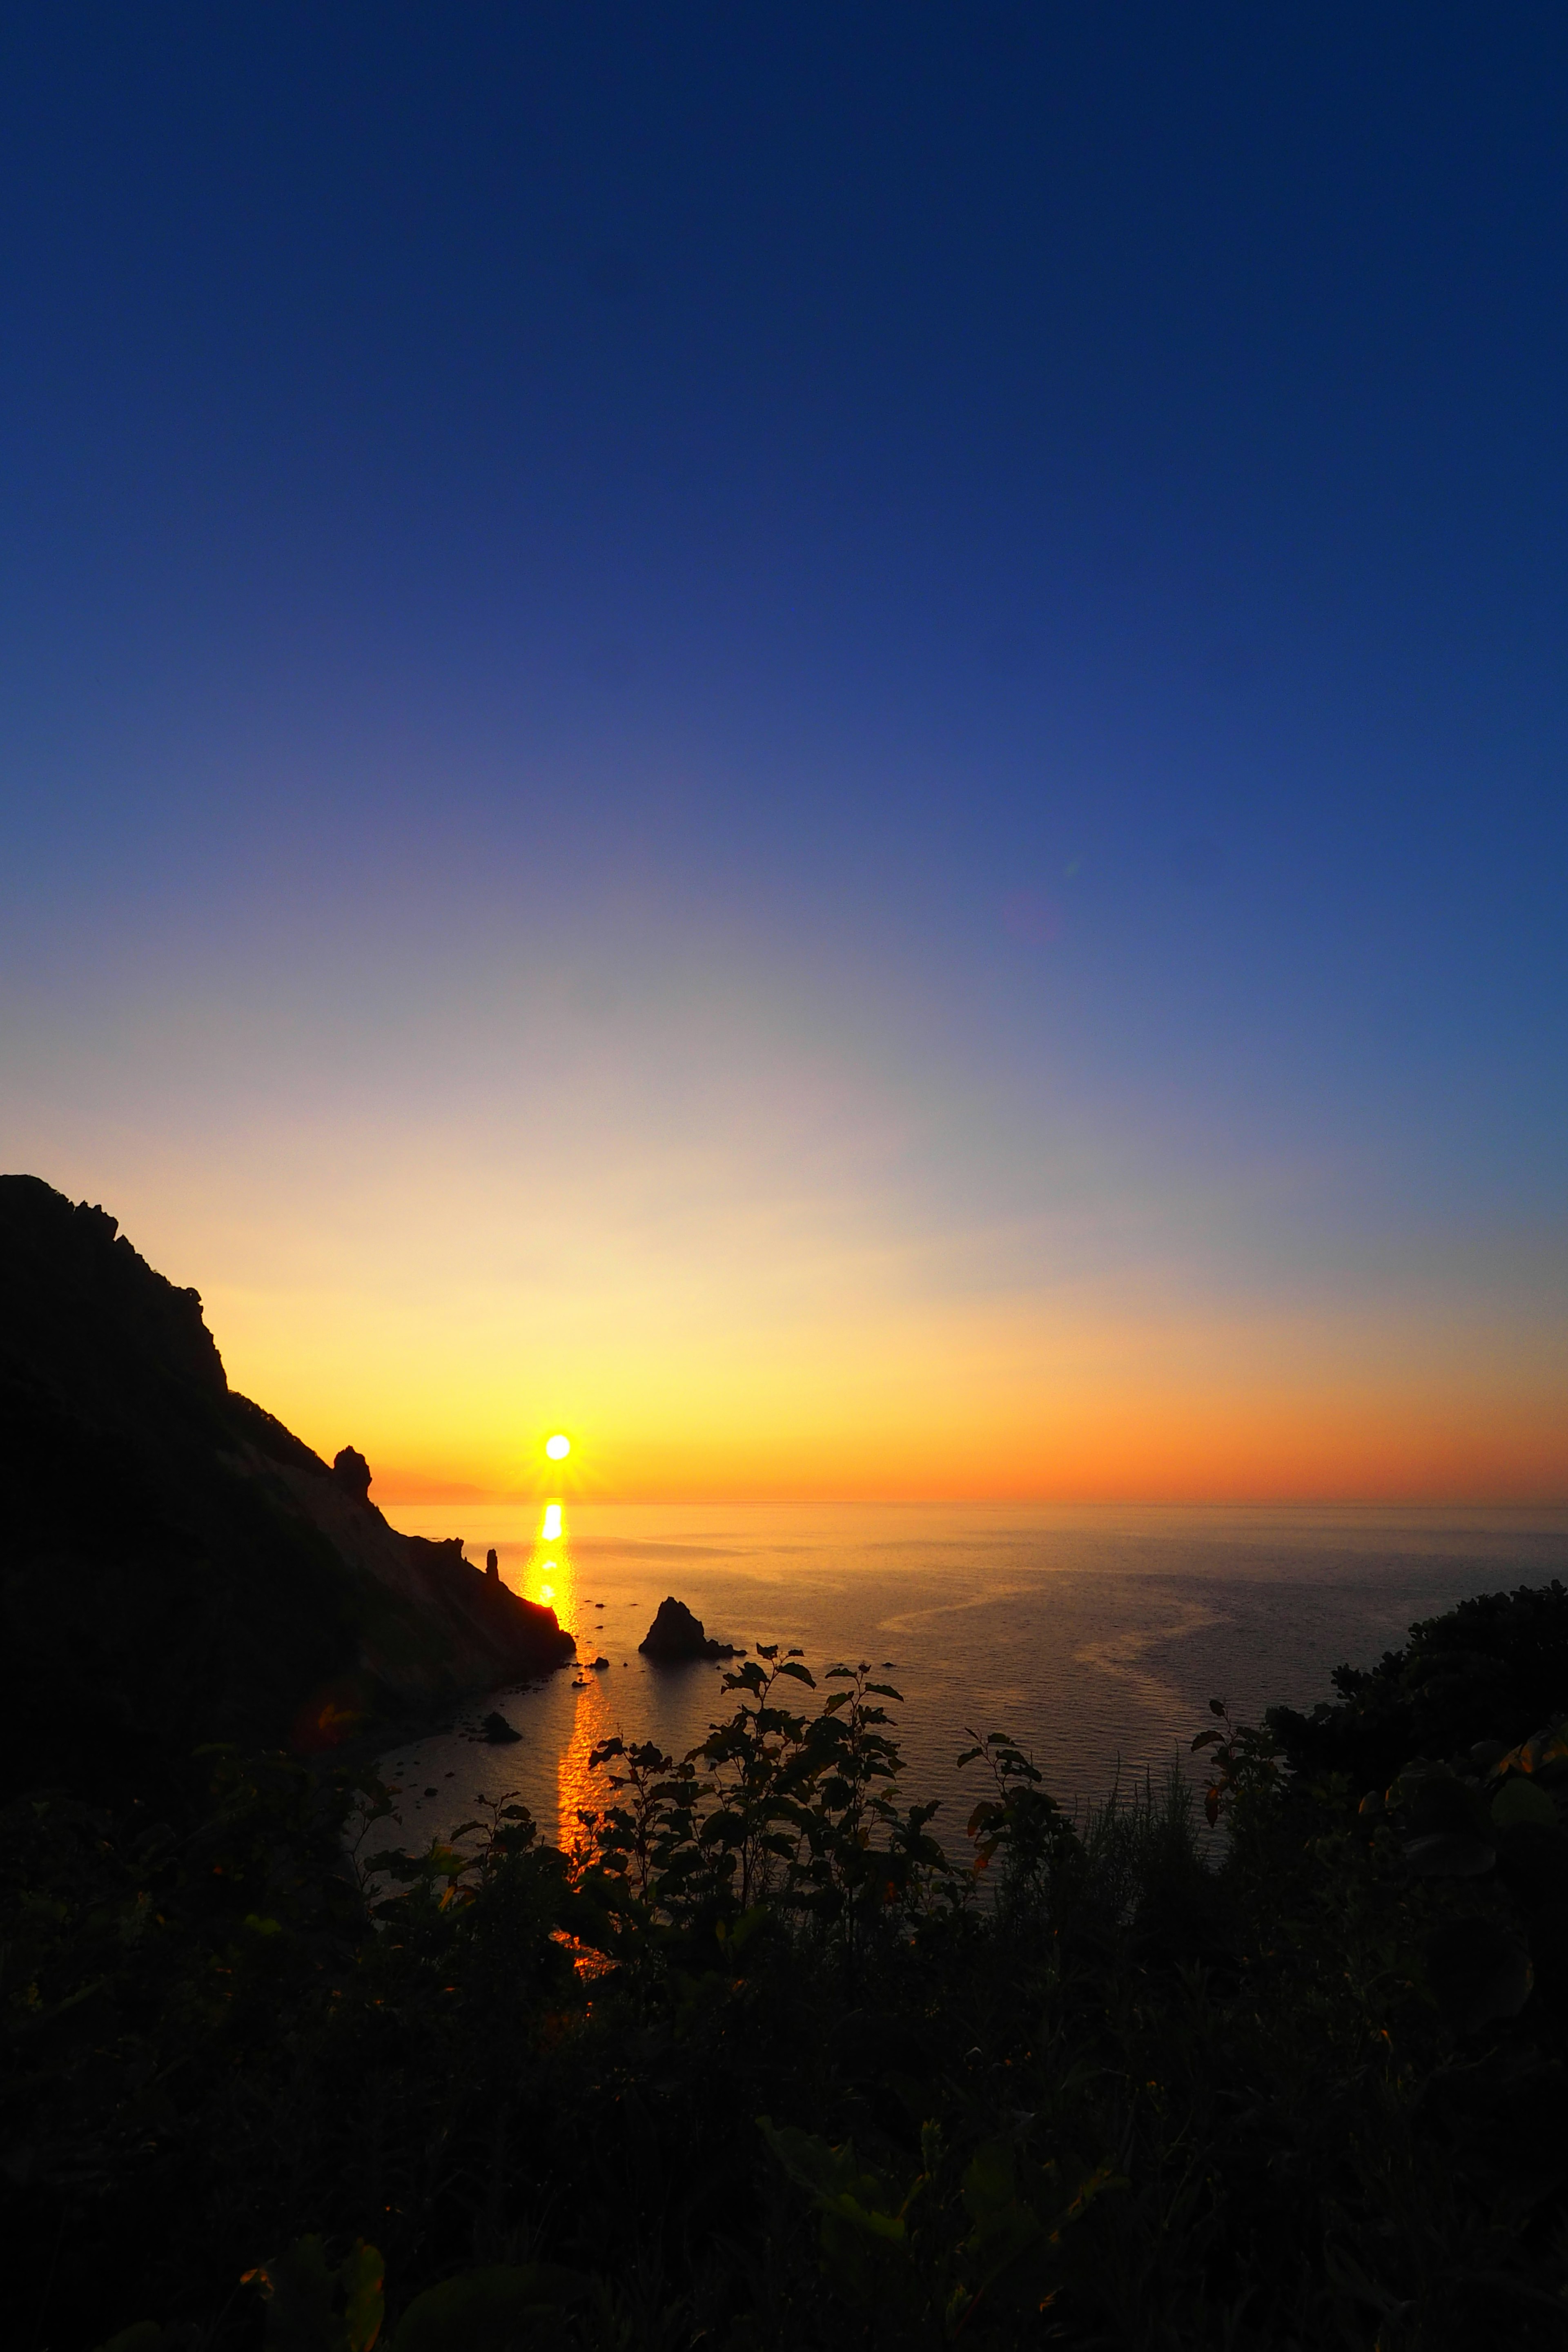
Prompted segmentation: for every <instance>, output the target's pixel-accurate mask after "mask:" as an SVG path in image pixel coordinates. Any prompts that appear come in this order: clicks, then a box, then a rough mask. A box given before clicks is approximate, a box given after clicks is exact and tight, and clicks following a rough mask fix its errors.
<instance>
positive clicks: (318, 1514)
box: [0, 1176, 574, 1794]
mask: <svg viewBox="0 0 1568 2352" xmlns="http://www.w3.org/2000/svg"><path fill="white" fill-rule="evenodd" d="M0 1482H3V1486H0V1658H3V1660H4V1665H3V1668H0V1674H3V1682H0V1692H3V1697H0V1794H9V1793H11V1792H13V1791H15V1790H17V1789H20V1788H24V1787H30V1786H38V1785H42V1784H46V1783H54V1784H63V1785H65V1786H67V1787H68V1788H72V1789H74V1790H78V1791H79V1792H80V1793H83V1794H96V1793H100V1792H101V1793H107V1792H109V1791H111V1790H112V1791H116V1792H121V1791H127V1790H137V1789H140V1788H142V1787H143V1786H150V1785H155V1784H157V1783H159V1782H161V1781H166V1780H170V1779H171V1778H174V1779H179V1778H183V1776H184V1772H185V1771H186V1770H187V1769H188V1766H189V1759H190V1757H191V1754H192V1751H193V1750H194V1749H195V1748H197V1747H198V1746H200V1745H202V1744H204V1743H205V1742H210V1741H216V1740H232V1741H235V1742H237V1743H238V1744H240V1745H241V1746H244V1747H264V1746H266V1747H278V1746H284V1745H288V1746H291V1747H293V1748H296V1749H298V1750H300V1751H310V1750H311V1749H320V1748H331V1747H332V1746H335V1745H340V1744H342V1742H344V1741H346V1740H349V1739H355V1738H364V1737H367V1736H369V1735H370V1734H372V1733H373V1732H374V1730H375V1729H376V1727H378V1726H381V1725H386V1726H388V1727H390V1726H391V1725H392V1724H393V1723H395V1722H398V1721H406V1720H407V1719H408V1718H409V1717H413V1716H417V1715H422V1714H426V1713H429V1712H430V1711H432V1710H434V1709H437V1708H439V1707H441V1706H444V1705H446V1704H447V1703H448V1702H451V1701H453V1700H455V1699H457V1698H458V1697H459V1696H461V1695H463V1694H464V1693H466V1692H470V1691H475V1690H480V1689H484V1688H486V1687H488V1686H490V1685H494V1684H496V1683H499V1682H502V1681H505V1680H509V1679H510V1678H512V1677H514V1676H520V1675H527V1674H533V1673H539V1672H542V1671H545V1670H546V1669H548V1668H550V1667H552V1666H555V1665H558V1664H563V1663H564V1662H565V1661H566V1660H567V1659H568V1658H569V1657H570V1656H571V1654H572V1653H573V1649H574V1643H573V1642H572V1639H571V1636H570V1635H569V1634H566V1633H562V1632H561V1630H560V1628H559V1626H558V1625H557V1624H556V1622H555V1614H554V1612H553V1611H552V1610H548V1609H540V1608H537V1607H534V1606H533V1605H532V1604H531V1603H529V1602H527V1601H521V1600H519V1599H518V1598H517V1597H516V1595H514V1594H513V1593H511V1592H510V1591H507V1590H506V1588H505V1587H504V1586H502V1585H501V1584H500V1583H499V1581H496V1580H490V1579H487V1577H486V1576H485V1574H484V1572H483V1571H482V1570H476V1569H474V1568H472V1567H470V1566H469V1565H468V1562H467V1561H466V1560H465V1559H464V1558H463V1556H462V1545H461V1541H460V1539H459V1538H452V1539H451V1540H450V1541H449V1542H447V1543H429V1542H426V1541H424V1540H422V1539H421V1538H417V1537H411V1536H405V1535H401V1534H399V1533H398V1532H397V1531H396V1530H395V1528H392V1527H390V1526H389V1525H388V1524H387V1522H386V1520H385V1519H384V1517H383V1516H382V1514H381V1512H380V1511H379V1510H377V1509H376V1507H375V1506H374V1504H373V1503H372V1502H371V1501H370V1499H369V1495H368V1487H369V1484H370V1472H369V1469H368V1466H367V1465H366V1464H365V1462H364V1460H363V1456H362V1455H359V1454H355V1453H354V1452H353V1448H352V1447H345V1448H344V1450H343V1452H342V1454H340V1455H339V1457H338V1461H337V1464H336V1465H334V1466H332V1467H329V1465H327V1464H326V1463H325V1462H323V1461H322V1460H321V1457H320V1456H319V1455H318V1454H313V1453H312V1452H311V1450H310V1447H309V1446H308V1445H306V1444H303V1443H302V1442H301V1441H300V1439H299V1438H297V1437H295V1436H294V1435H293V1434H292V1433H291V1432H290V1431H289V1430H288V1429H286V1428H285V1427H284V1426H283V1424H282V1423H281V1422H279V1421H277V1420H275V1419H274V1418H273V1416H272V1415H271V1414H270V1413H268V1412H264V1411H263V1410H262V1408H261V1407H260V1406H259V1405H258V1404H253V1403H252V1402H250V1400H249V1399H248V1398H247V1397H242V1396H240V1395H238V1394H237V1393H236V1391H234V1390H232V1389H231V1388H230V1387H229V1385H228V1381H227V1378H226V1375H225V1372H224V1368H223V1363H222V1360H221V1358H220V1357H219V1355H218V1351H217V1348H216V1344H215V1342H214V1340H213V1337H212V1334H211V1332H210V1331H209V1330H208V1329H207V1328H206V1325H205V1322H204V1321H203V1319H202V1307H201V1299H200V1297H199V1296H198V1295H197V1293H196V1292H195V1291H194V1290H180V1289H177V1288H176V1287H175V1286H174V1284H173V1283H170V1282H167V1281H165V1280H164V1278H163V1276H162V1275H160V1274H158V1273H156V1272H155V1271H154V1270H153V1267H152V1266H150V1265H148V1264H147V1263H146V1261H145V1260H144V1259H142V1258H141V1257H139V1256H138V1255H137V1254H136V1252H135V1250H134V1249H132V1246H131V1244H130V1243H129V1242H128V1241H127V1240H126V1239H125V1238H124V1237H123V1236H122V1235H121V1234H120V1233H119V1230H118V1224H117V1221H116V1220H115V1219H114V1218H113V1217H111V1216H110V1215H108V1214H106V1213H105V1212H104V1211H103V1210H102V1209H100V1208H90V1207H89V1206H88V1205H87V1204H86V1203H85V1202H83V1203H81V1204H79V1205H73V1204H72V1203H71V1202H69V1201H68V1200H67V1199H66V1198H65V1197H64V1196H63V1195H62V1194H61V1193H59V1192H55V1191H54V1190H53V1189H52V1188H51V1187H50V1186H49V1185H47V1184H46V1183H44V1182H43V1181H41V1180H40V1179H39V1178H37V1177H35V1176H4V1177H0Z"/></svg>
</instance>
